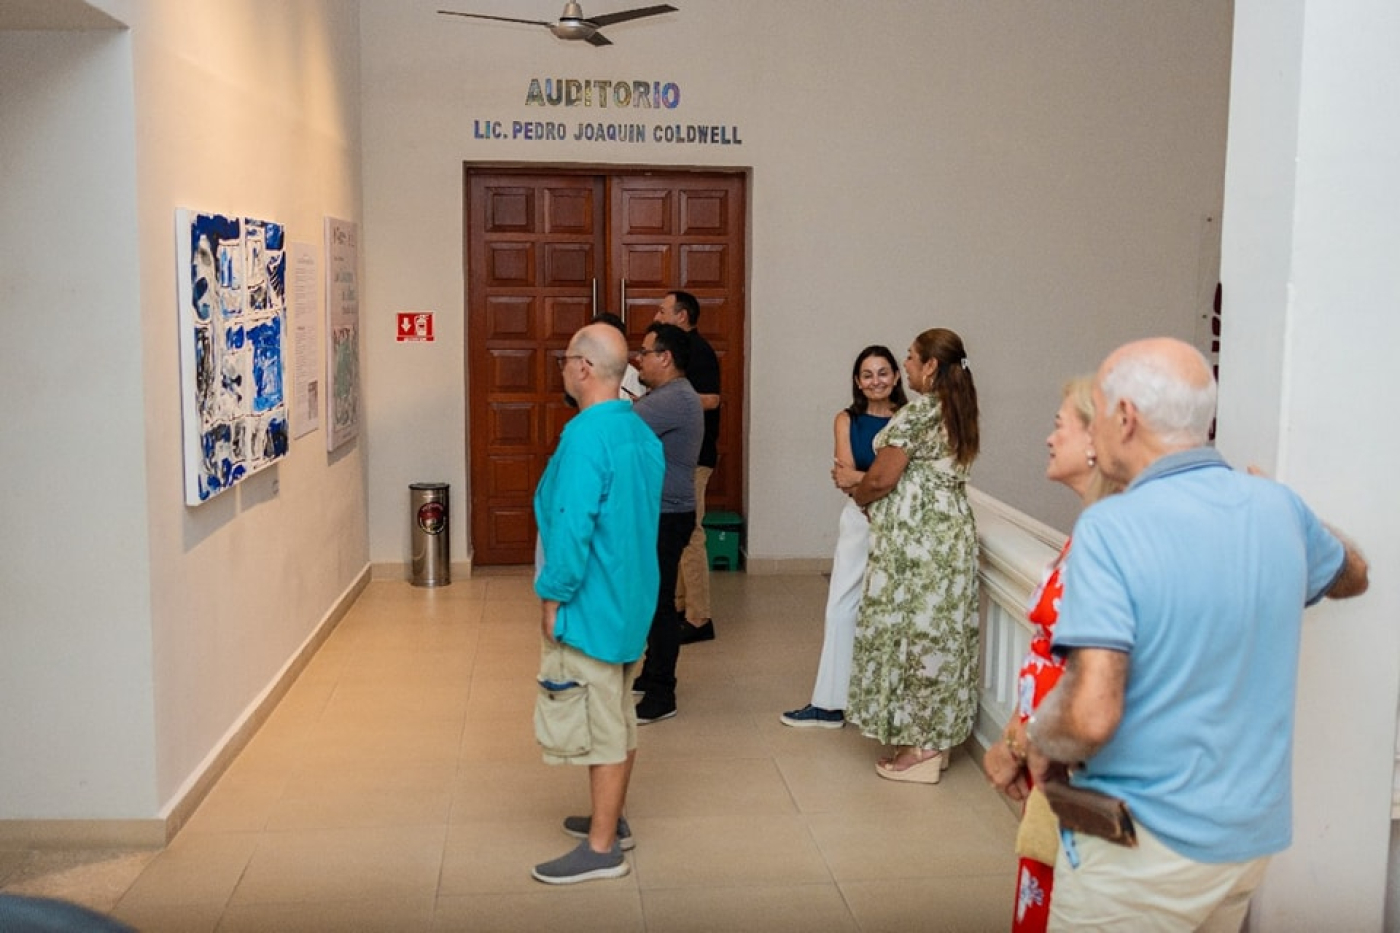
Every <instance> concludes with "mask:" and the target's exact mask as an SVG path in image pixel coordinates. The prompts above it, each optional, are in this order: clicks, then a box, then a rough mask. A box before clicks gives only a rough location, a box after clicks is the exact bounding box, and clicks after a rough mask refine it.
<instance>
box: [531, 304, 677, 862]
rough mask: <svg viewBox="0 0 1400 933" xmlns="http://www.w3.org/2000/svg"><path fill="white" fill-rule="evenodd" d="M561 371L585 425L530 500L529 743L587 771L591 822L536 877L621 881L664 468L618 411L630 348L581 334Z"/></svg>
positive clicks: (626, 411) (578, 826)
mask: <svg viewBox="0 0 1400 933" xmlns="http://www.w3.org/2000/svg"><path fill="white" fill-rule="evenodd" d="M559 366H560V369H561V371H562V374H563V378H564V388H565V390H566V391H567V392H568V393H569V395H571V396H573V397H574V398H575V399H577V400H578V403H579V413H578V414H577V415H575V416H574V418H573V419H572V420H570V421H569V423H568V425H567V426H566V427H565V428H564V431H563V433H562V434H561V435H560V438H559V446H558V448H557V449H556V450H555V452H554V456H552V457H551V458H550V461H549V466H548V467H547V468H546V469H545V473H544V476H543V477H541V478H540V483H539V486H538V487H537V488H536V490H535V521H536V523H537V524H538V526H539V535H540V546H541V549H542V550H543V552H544V553H543V558H544V559H543V565H542V566H541V567H540V570H539V573H538V575H537V576H536V578H535V592H536V593H537V594H538V595H539V597H540V599H541V600H542V601H543V614H542V635H543V646H542V649H541V660H540V676H539V682H540V692H539V699H538V702H537V704H536V711H535V733H536V737H537V738H538V739H539V740H540V744H541V745H542V746H543V747H544V756H545V760H546V761H547V762H550V763H552V764H558V763H566V762H567V763H572V764H585V765H587V766H588V779H589V788H590V795H591V799H592V804H593V812H592V815H591V817H570V818H569V819H567V820H565V823H564V828H565V831H566V832H569V833H570V834H571V835H575V836H581V837H583V841H582V842H580V843H579V845H578V847H577V848H575V849H574V850H573V851H571V852H569V853H568V854H566V855H564V856H562V857H561V858H558V859H555V860H554V861H551V862H545V863H543V864H541V865H537V866H535V869H534V871H533V875H534V877H535V878H536V879H537V880H539V881H543V882H546V883H548V884H572V883H574V882H578V881H591V880H595V879H598V878H618V877H621V876H623V875H625V874H627V872H628V870H629V868H628V865H627V861H626V858H625V857H624V856H623V854H622V849H623V847H624V846H625V847H627V848H631V845H630V843H631V834H630V831H627V830H626V825H625V822H624V821H623V819H622V810H623V806H624V805H625V803H626V800H627V785H628V782H629V781H630V779H631V775H632V765H633V762H634V761H635V759H636V754H637V718H636V710H635V708H634V706H633V703H632V691H631V686H630V685H631V680H632V669H633V667H634V666H635V664H636V661H637V660H638V659H639V658H640V657H641V655H642V651H643V649H644V648H645V646H646V639H647V632H648V631H649V629H650V627H651V616H652V611H653V609H654V608H655V606H656V594H657V590H658V587H659V581H660V575H659V572H658V569H657V563H656V529H657V524H658V521H659V517H660V512H661V481H662V476H663V474H664V472H665V462H664V460H663V457H662V450H661V442H660V441H659V440H657V438H656V435H655V434H654V433H652V431H651V429H650V428H648V427H647V426H646V424H645V423H644V422H643V421H642V420H641V419H640V418H638V417H637V415H636V414H635V413H634V412H633V411H632V405H631V403H630V402H624V401H619V400H618V386H619V385H620V384H621V382H622V375H623V372H624V370H625V369H626V366H627V343H626V341H625V340H624V339H623V337H622V335H621V334H620V333H618V331H617V330H616V329H615V328H613V327H610V326H608V325H606V324H591V325H589V326H587V327H585V328H583V329H582V330H580V331H579V332H578V333H577V334H575V335H574V337H573V339H572V340H571V341H570V342H569V348H568V350H567V351H566V352H565V355H564V356H563V357H562V358H560V360H559ZM619 830H623V832H621V833H620V832H619Z"/></svg>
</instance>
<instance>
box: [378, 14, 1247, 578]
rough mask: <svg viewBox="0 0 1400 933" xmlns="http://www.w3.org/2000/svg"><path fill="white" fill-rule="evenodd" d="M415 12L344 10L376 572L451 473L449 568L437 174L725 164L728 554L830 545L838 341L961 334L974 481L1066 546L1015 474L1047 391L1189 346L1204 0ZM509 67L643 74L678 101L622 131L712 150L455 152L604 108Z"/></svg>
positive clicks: (448, 362)
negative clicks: (734, 208)
mask: <svg viewBox="0 0 1400 933" xmlns="http://www.w3.org/2000/svg"><path fill="white" fill-rule="evenodd" d="M442 5H443V4H441V3H439V2H436V0H392V2H391V0H361V14H360V16H361V26H362V36H363V40H362V55H363V64H362V68H363V80H364V171H365V227H366V230H365V241H366V244H367V248H366V255H367V271H366V292H365V314H366V335H367V336H366V343H365V351H366V358H367V360H368V368H369V370H370V373H369V378H368V385H369V390H370V391H369V395H368V407H369V417H370V421H371V424H372V426H373V427H372V444H371V447H372V453H371V460H370V488H371V495H370V551H371V555H372V559H373V560H374V561H375V562H376V563H396V562H402V561H403V560H404V559H405V556H406V551H407V537H408V527H407V518H406V517H405V516H406V502H407V486H408V484H409V483H411V482H414V481H417V480H443V481H447V482H450V483H452V484H453V498H454V516H453V530H452V538H453V540H452V548H453V552H454V554H455V555H458V557H459V559H460V558H461V557H463V556H465V555H466V553H467V529H468V525H469V521H468V519H469V512H468V508H467V503H468V490H467V488H466V482H467V464H466V450H467V446H468V445H467V439H466V428H465V424H464V422H465V418H466V408H467V405H466V396H465V376H464V366H465V347H464V340H465V327H464V326H463V314H464V310H463V309H464V302H463V297H464V296H463V287H464V286H463V281H464V278H463V268H462V265H463V261H462V252H463V244H462V235H463V234H462V164H463V162H467V161H478V160H487V161H509V162H528V163H569V162H571V163H587V164H656V165H679V166H724V167H743V168H749V169H752V173H753V187H752V198H751V201H750V214H751V235H750V253H751V255H750V272H749V276H750V278H749V290H748V299H749V309H748V312H749V317H748V320H749V331H750V335H749V336H750V346H749V352H748V364H749V369H750V374H749V376H750V378H749V392H750V397H749V405H750V409H749V417H748V452H749V468H748V474H747V495H748V506H747V515H748V540H747V546H748V549H749V552H750V554H751V555H752V556H757V557H761V558H773V559H781V558H814V557H815V558H825V557H829V555H830V551H831V548H832V546H833V544H834V538H835V529H836V520H835V519H836V515H837V513H838V511H839V508H840V502H839V498H838V496H837V494H836V493H835V492H834V491H833V490H832V489H831V488H830V479H829V476H828V472H827V463H828V462H829V458H830V425H831V418H832V415H833V414H834V413H835V412H836V410H837V409H838V408H840V407H841V406H842V405H843V404H846V400H847V399H849V389H848V387H847V385H846V374H847V373H849V371H850V363H851V357H852V356H853V355H854V354H855V352H856V351H857V350H859V349H860V348H861V347H862V346H864V345H866V344H868V343H872V342H882V343H887V344H889V345H890V346H891V347H892V348H894V350H895V351H896V353H898V354H900V355H901V356H902V354H903V352H904V349H905V348H906V347H907V346H908V344H909V342H910V340H911V339H912V338H913V337H914V335H915V334H916V333H918V332H919V331H920V330H923V329H924V328H927V327H931V326H939V325H942V326H950V327H952V328H954V329H956V330H958V331H959V332H960V333H962V335H963V336H964V338H965V339H966V341H967V344H968V347H969V352H970V354H971V359H972V365H973V367H974V372H975V373H976V376H977V380H978V385H979V391H980V392H981V396H982V407H983V431H984V448H983V449H984V452H983V456H982V459H981V460H980V461H979V463H978V465H977V467H976V470H975V473H974V481H975V482H976V483H977V484H978V485H980V486H982V487H983V488H985V489H987V490H988V491H990V492H992V493H993V494H995V495H997V496H1000V497H1002V498H1004V499H1006V500H1007V501H1008V502H1010V503H1012V504H1013V505H1016V506H1017V507H1019V508H1022V509H1024V510H1026V511H1028V512H1030V513H1032V514H1034V515H1036V516H1037V517H1038V518H1041V519H1043V520H1046V521H1049V522H1051V523H1052V524H1057V525H1058V526H1059V527H1061V528H1063V529H1067V528H1068V527H1069V524H1070V523H1071V520H1072V517H1073V515H1074V512H1075V503H1074V501H1073V497H1071V496H1063V495H1058V494H1057V493H1056V492H1054V491H1053V490H1052V489H1051V487H1050V485H1049V484H1048V483H1046V482H1045V481H1044V479H1043V478H1042V471H1043V468H1044V462H1045V461H1044V447H1043V444H1042V442H1043V439H1044V437H1045V435H1046V434H1047V433H1048V431H1049V425H1050V421H1051V418H1052V417H1053V412H1054V408H1055V407H1056V399H1058V390H1059V386H1060V384H1061V382H1062V381H1063V380H1064V379H1065V378H1066V377H1067V376H1069V375H1072V374H1074V373H1076V372H1078V371H1081V370H1086V369H1090V368H1092V367H1093V366H1094V365H1095V364H1096V363H1097V361H1098V360H1099V359H1100V358H1101V357H1102V356H1103V355H1104V354H1105V353H1106V352H1107V350H1109V349H1110V348H1111V347H1112V346H1114V345H1116V344H1118V343H1120V342H1122V341H1123V340H1124V339H1127V338H1129V337H1135V336H1141V335H1144V334H1150V333H1170V334H1174V335H1177V336H1181V337H1186V338H1191V337H1193V336H1194V334H1195V332H1196V324H1197V309H1196V307H1195V305H1196V304H1197V296H1198V292H1199V291H1200V284H1199V281H1198V280H1199V278H1200V277H1201V267H1202V264H1203V263H1202V255H1201V254H1202V243H1203V240H1207V241H1210V242H1212V243H1213V235H1207V234H1206V233H1203V231H1208V230H1209V225H1208V224H1206V222H1205V218H1207V217H1210V216H1214V217H1217V218H1218V216H1219V211H1220V206H1221V199H1222V172H1223V165H1224V143H1225V128H1226V91H1227V87H1228V74H1229V36H1230V6H1229V4H1228V3H1209V4H1201V3H1194V2H1181V0H1173V2H1162V3H1153V4H1122V3H1117V2H1110V0H1091V2H1082V3H1073V4H1025V3H1020V2H1012V0H992V2H983V3H977V4H968V3H962V2H952V0H942V2H926V0H881V2H874V3H867V4H861V5H860V7H859V10H858V11H857V10H856V9H855V7H852V6H849V5H842V4H833V3H822V4H814V3H812V2H810V0H765V2H763V3H752V2H741V0H689V2H687V3H685V4H683V5H682V7H683V9H682V10H681V11H680V12H679V13H673V14H668V15H666V16H662V17H657V18H655V19H652V20H647V21H642V22H637V23H631V24H625V25H622V26H616V27H612V28H610V29H608V30H607V34H608V35H609V37H610V38H611V39H612V40H613V42H614V45H612V46H610V47H607V48H602V49H598V48H593V47H591V46H588V45H585V44H582V43H564V42H561V41H559V40H556V39H554V38H553V37H552V36H551V35H550V34H549V33H547V32H546V31H545V30H543V29H542V28H539V27H528V26H514V25H508V24H493V23H470V22H467V21H465V20H458V19H453V18H449V17H443V16H439V15H437V14H436V13H435V12H434V11H435V10H436V9H437V8H439V7H441V6H442ZM469 6H470V8H471V9H472V10H474V11H476V12H481V13H488V14H496V15H506V16H520V15H522V13H521V9H520V6H519V4H513V3H508V2H505V0H480V2H477V3H473V4H470V5H469ZM453 8H454V9H457V8H465V5H457V6H454V7H453ZM541 15H545V14H541ZM532 77H540V78H546V77H550V78H568V77H577V78H605V79H609V80H616V79H622V80H647V81H653V80H661V81H674V82H677V83H678V84H679V85H680V86H681V88H682V105H681V107H680V108H678V109H677V110H675V111H669V112H666V113H664V114H656V113H653V112H645V113H644V114H643V116H641V117H638V118H636V119H640V120H642V121H643V122H646V123H648V124H656V123H671V122H681V123H718V124H724V125H733V126H738V127H739V130H740V136H741V138H742V139H743V144H742V145H741V146H728V147H720V146H674V145H673V146H666V145H663V144H645V145H636V144H631V145H628V144H622V143H614V144H607V143H590V142H563V143H560V142H526V141H512V140H509V139H508V140H504V141H502V140H480V139H475V138H473V121H474V120H491V119H497V120H503V121H507V123H508V122H509V121H510V120H513V119H550V118H552V119H559V120H563V121H564V122H566V123H567V124H568V125H569V126H570V127H571V128H572V127H573V126H574V125H575V124H576V123H577V122H579V121H581V120H583V121H588V120H599V119H608V118H609V117H612V116H613V114H614V113H615V111H611V110H609V111H603V110H599V109H596V108H592V109H588V110H584V109H583V108H575V109H572V110H565V108H552V109H550V110H548V111H547V112H544V113H542V112H541V108H530V109H528V110H527V108H526V107H525V104H524V101H525V94H526V89H527V87H528V83H529V80H530V79H531V78H532ZM1206 252H1207V253H1208V260H1209V261H1207V262H1206V263H1205V265H1207V266H1210V267H1211V273H1212V275H1211V278H1212V282H1211V284H1212V285H1213V254H1212V253H1211V251H1210V250H1209V249H1207V250H1206ZM401 310H432V311H435V312H436V313H437V315H438V317H437V327H438V340H437V342H436V343H434V344H427V345H423V344H419V345H406V344H405V345H396V344H395V343H394V340H393V336H392V334H393V314H394V312H395V311H401ZM822 503H825V504H826V506H827V507H826V508H823V507H821V504H822ZM813 504H817V506H818V507H816V508H813V507H812V506H813Z"/></svg>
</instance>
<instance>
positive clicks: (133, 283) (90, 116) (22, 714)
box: [0, 31, 156, 819]
mask: <svg viewBox="0 0 1400 933" xmlns="http://www.w3.org/2000/svg"><path fill="white" fill-rule="evenodd" d="M133 114H134V108H133V98H132V84H131V53H130V43H129V41H128V40H127V37H126V36H125V35H123V34H122V33H119V32H116V31H108V32H90V33H0V126H3V127H4V131H3V132H0V171H2V172H3V181H0V321H3V322H4V333H5V337H4V339H3V340H0V397H3V398H4V399H5V404H4V406H3V407H0V463H3V464H4V468H3V476H4V482H3V483H0V529H3V543H0V547H2V548H3V559H0V594H3V596H2V597H0V632H2V633H3V636H0V640H3V647H0V749H5V752H4V753H3V754H0V788H3V793H0V819H12V818H20V817H29V816H35V815H43V816H46V817H52V818H63V817H70V818H71V817H83V816H91V815H93V814H97V813H101V814H104V815H107V816H111V817H135V816H142V815H149V814H150V813H151V812H153V810H154V808H155V804H156V797H155V787H154V781H153V778H154V757H155V754H154V753H155V725H154V707H153V704H152V698H151V685H152V670H151V635H150V624H149V617H150V599H149V590H148V585H147V578H148V574H149V571H150V553H149V543H148V542H149V539H148V534H147V527H146V486H145V482H144V480H143V472H144V469H145V463H144V459H145V448H144V444H143V430H144V428H143V421H144V416H145V412H144V409H143V404H142V397H141V365H142V346H141V329H140V327H139V326H138V325H139V312H138V295H137V282H138V269H137V242H136V221H135V213H136V192H135V180H136V144H135V129H134V120H133ZM90 139H101V140H102V141H103V144H102V145H100V146H98V145H74V144H73V141H74V140H90Z"/></svg>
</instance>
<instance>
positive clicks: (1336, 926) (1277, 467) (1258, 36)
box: [1219, 0, 1400, 933]
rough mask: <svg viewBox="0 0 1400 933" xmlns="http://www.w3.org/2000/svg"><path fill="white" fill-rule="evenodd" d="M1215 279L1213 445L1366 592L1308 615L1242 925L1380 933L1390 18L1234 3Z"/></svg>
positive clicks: (1385, 783)
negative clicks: (1281, 761)
mask: <svg viewBox="0 0 1400 933" xmlns="http://www.w3.org/2000/svg"><path fill="white" fill-rule="evenodd" d="M1234 42H1235V52H1234V61H1235V71H1234V76H1233V87H1232V91H1231V124H1230V152H1229V160H1228V168H1227V172H1226V186H1225V190H1226V201H1225V224H1224V244H1223V255H1222V270H1223V276H1224V282H1225V301H1224V312H1223V315H1222V317H1223V325H1224V329H1223V335H1222V342H1223V347H1222V359H1221V410H1220V431H1219V442H1220V447H1221V449H1222V450H1223V451H1224V452H1225V454H1226V456H1227V457H1229V458H1230V459H1232V460H1233V461H1235V462H1236V463H1257V464H1260V465H1261V466H1263V467H1264V468H1265V469H1267V470H1269V471H1271V472H1272V473H1274V474H1275V475H1277V476H1278V477H1279V478H1280V479H1281V480H1283V481H1285V482H1287V483H1289V484H1290V485H1291V486H1293V487H1294V488H1296V489H1298V490H1299V491H1300V492H1302V493H1303V495H1304V496H1305V497H1306V498H1307V499H1308V500H1309V502H1310V503H1311V504H1312V506H1313V507H1314V508H1315V509H1316V510H1317V511H1318V513H1319V514H1320V515H1322V516H1323V517H1324V518H1325V519H1327V520H1329V521H1331V522H1333V523H1334V524H1336V525H1337V526H1338V527H1339V528H1341V529H1343V530H1344V531H1345V532H1347V533H1349V534H1350V535H1351V536H1352V537H1354V538H1355V539H1356V541H1357V542H1358V543H1359V544H1360V546H1361V547H1362V549H1363V551H1365V553H1366V554H1367V557H1368V558H1369V560H1370V564H1371V574H1372V587H1371V591H1370V593H1368V594H1367V595H1366V596H1365V597H1363V598H1361V599H1359V600H1354V601H1351V602H1347V603H1324V604H1323V605H1322V606H1319V607H1317V608H1315V609H1312V610H1309V612H1308V618H1307V622H1306V624H1305V627H1304V639H1303V658H1302V666H1301V667H1302V669H1301V674H1300V679H1299V694H1298V728H1297V735H1296V739H1297V744H1296V754H1295V761H1294V768H1293V777H1294V813H1295V817H1294V841H1293V846H1292V848H1291V849H1289V850H1288V851H1287V852H1285V853H1284V854H1282V855H1280V856H1278V857H1277V858H1275V860H1274V862H1273V864H1272V866H1271V867H1270V869H1269V874H1268V876H1267V877H1266V879H1265V883H1264V887H1263V888H1262V889H1261V892H1260V894H1259V895H1258V896H1257V897H1256V898H1255V903H1254V907H1253V921H1252V924H1253V928H1254V929H1258V930H1268V931H1271V933H1272V931H1275V930H1284V931H1287V930H1299V931H1304V930H1377V929H1381V928H1382V922H1383V909H1384V903H1385V896H1384V895H1385V886H1386V877H1387V870H1386V866H1387V858H1388V853H1389V848H1390V830H1391V827H1390V822H1389V819H1390V808H1391V777H1392V770H1393V767H1394V738H1395V708H1396V695H1397V685H1398V684H1400V630H1397V626H1396V624H1395V623H1396V619H1397V618H1400V584H1397V583H1396V581H1395V579H1394V576H1393V574H1392V573H1391V572H1390V571H1391V570H1392V569H1393V568H1394V567H1396V566H1400V539H1397V536H1396V533H1395V529H1396V528H1397V527H1400V504H1397V497H1396V494H1395V489H1394V481H1393V474H1394V465H1395V463H1396V462H1397V461H1400V435H1397V433H1396V431H1395V399H1396V392H1395V387H1394V384H1393V379H1392V378H1390V375H1389V374H1390V372H1391V371H1392V370H1393V368H1394V356H1395V351H1396V349H1397V348H1400V319H1397V317H1396V313H1395V312H1396V307H1397V303H1400V302H1398V301H1397V300H1398V299H1400V263H1397V262H1396V252H1397V247H1400V179H1397V178H1396V174H1395V166H1396V165H1397V164H1400V120H1397V117H1400V114H1397V107H1396V101H1397V100H1400V67H1397V65H1396V59H1395V55H1394V50H1395V48H1396V46H1397V43H1400V10H1397V8H1396V7H1395V5H1394V4H1393V3H1389V2H1385V0H1362V2H1355V3H1348V4H1333V3H1330V2H1319V0H1311V2H1309V0H1290V2H1288V3H1277V2H1274V0H1241V2H1239V3H1238V4H1237V9H1236V23H1235V40H1234Z"/></svg>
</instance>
